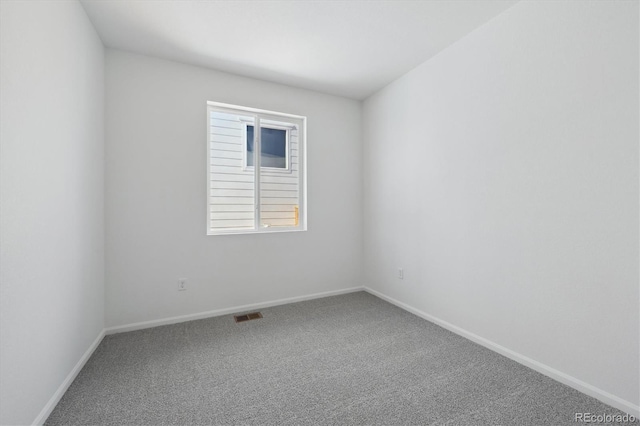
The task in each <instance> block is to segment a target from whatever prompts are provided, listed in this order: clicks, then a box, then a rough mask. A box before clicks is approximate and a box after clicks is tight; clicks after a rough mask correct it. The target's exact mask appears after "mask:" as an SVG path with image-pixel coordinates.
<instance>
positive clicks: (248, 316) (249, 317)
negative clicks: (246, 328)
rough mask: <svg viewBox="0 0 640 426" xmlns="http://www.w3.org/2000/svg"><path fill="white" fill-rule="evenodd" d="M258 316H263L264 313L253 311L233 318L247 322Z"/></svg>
mask: <svg viewBox="0 0 640 426" xmlns="http://www.w3.org/2000/svg"><path fill="white" fill-rule="evenodd" d="M258 318H262V314H261V313H260V312H251V313H250V314H244V315H234V316H233V319H235V320H236V322H245V321H250V320H254V319H258Z"/></svg>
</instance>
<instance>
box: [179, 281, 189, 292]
mask: <svg viewBox="0 0 640 426" xmlns="http://www.w3.org/2000/svg"><path fill="white" fill-rule="evenodd" d="M186 289H187V279H186V278H180V279H179V280H178V291H185V290H186Z"/></svg>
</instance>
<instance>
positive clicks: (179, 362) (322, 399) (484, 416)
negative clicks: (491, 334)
mask: <svg viewBox="0 0 640 426" xmlns="http://www.w3.org/2000/svg"><path fill="white" fill-rule="evenodd" d="M260 311H261V312H262V314H263V316H264V318H262V319H258V320H253V321H249V322H245V323H238V324H236V323H235V322H234V320H233V317H232V316H231V315H227V316H222V317H216V318H210V319H205V320H198V321H191V322H185V323H181V324H175V325H169V326H163V327H157V328H152V329H147V330H141V331H133V332H129V333H122V334H115V335H111V336H107V337H105V338H104V340H103V341H102V343H101V344H100V345H99V347H98V348H97V350H96V351H95V353H94V354H93V356H92V357H91V359H90V360H89V361H88V362H87V364H86V365H85V367H84V368H83V370H82V371H81V372H80V374H79V375H78V377H77V378H76V380H75V381H74V382H73V384H72V385H71V387H70V388H69V390H68V391H67V392H66V394H65V395H64V397H63V398H62V400H61V401H60V403H59V404H58V405H57V407H56V408H55V409H54V411H53V413H52V414H51V416H50V417H49V419H48V420H47V422H46V424H47V425H74V424H77V425H92V424H96V425H98V424H100V425H185V424H186V425H204V424H212V425H226V424H260V425H267V424H274V425H276V424H277V425H303V424H304V425H310V424H336V425H337V424H383V425H395V424H416V425H485V424H486V425H563V424H567V425H575V424H576V423H575V422H574V413H576V412H588V413H597V414H614V415H615V414H620V415H622V414H623V413H622V412H620V411H618V410H616V409H614V408H612V407H609V406H607V405H605V404H603V403H601V402H599V401H597V400H595V399H593V398H591V397H588V396H586V395H584V394H582V393H580V392H578V391H575V390H573V389H571V388H569V387H567V386H564V385H562V384H560V383H558V382H555V381H553V380H551V379H549V378H547V377H545V376H543V375H541V374H539V373H537V372H535V371H533V370H531V369H529V368H526V367H524V366H522V365H520V364H517V363H515V362H513V361H511V360H509V359H507V358H505V357H503V356H501V355H498V354H496V353H494V352H492V351H490V350H488V349H485V348H483V347H482V346H479V345H477V344H475V343H472V342H470V341H469V340H466V339H464V338H462V337H459V336H457V335H455V334H453V333H451V332H449V331H447V330H445V329H443V328H441V327H438V326H436V325H434V324H432V323H429V322H428V321H425V320H423V319H421V318H418V317H416V316H414V315H412V314H409V313H407V312H405V311H403V310H401V309H399V308H397V307H395V306H393V305H391V304H389V303H387V302H385V301H382V300H380V299H378V298H376V297H374V296H371V295H369V294H368V293H364V292H359V293H352V294H347V295H342V296H335V297H328V298H324V299H317V300H312V301H307V302H300V303H294V304H290V305H284V306H277V307H273V308H268V309H261V310H260ZM613 424H615V423H613Z"/></svg>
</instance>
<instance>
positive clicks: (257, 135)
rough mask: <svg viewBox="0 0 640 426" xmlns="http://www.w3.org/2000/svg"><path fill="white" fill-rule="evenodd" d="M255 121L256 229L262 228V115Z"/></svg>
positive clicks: (254, 181) (254, 189) (254, 179)
mask: <svg viewBox="0 0 640 426" xmlns="http://www.w3.org/2000/svg"><path fill="white" fill-rule="evenodd" d="M254 117H255V121H254V124H253V129H254V131H253V164H254V168H253V176H254V177H253V196H254V197H255V199H254V203H255V215H254V218H255V223H254V229H256V230H258V229H260V157H261V155H260V153H261V152H262V151H261V150H262V146H261V140H260V139H261V138H260V134H261V133H262V131H261V128H260V116H258V115H255V116H254Z"/></svg>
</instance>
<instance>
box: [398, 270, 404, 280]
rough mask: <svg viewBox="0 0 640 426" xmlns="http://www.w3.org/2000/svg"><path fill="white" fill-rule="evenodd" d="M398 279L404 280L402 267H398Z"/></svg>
mask: <svg viewBox="0 0 640 426" xmlns="http://www.w3.org/2000/svg"><path fill="white" fill-rule="evenodd" d="M398 279H400V280H404V269H402V268H398Z"/></svg>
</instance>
